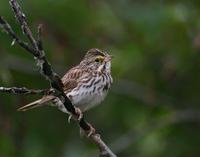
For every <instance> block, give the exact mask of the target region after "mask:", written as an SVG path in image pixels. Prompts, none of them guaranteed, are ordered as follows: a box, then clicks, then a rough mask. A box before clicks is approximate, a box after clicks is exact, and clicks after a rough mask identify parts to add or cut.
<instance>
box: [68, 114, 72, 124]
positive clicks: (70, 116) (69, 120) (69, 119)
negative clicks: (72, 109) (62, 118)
mask: <svg viewBox="0 0 200 157" xmlns="http://www.w3.org/2000/svg"><path fill="white" fill-rule="evenodd" d="M71 119H72V114H70V115H69V117H68V120H67V121H68V123H70V122H71Z"/></svg>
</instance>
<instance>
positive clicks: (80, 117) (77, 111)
mask: <svg viewBox="0 0 200 157" xmlns="http://www.w3.org/2000/svg"><path fill="white" fill-rule="evenodd" d="M75 112H76V114H77V116H78V118H77V119H78V121H80V120H81V119H82V118H83V113H82V111H81V110H80V109H79V108H78V107H75Z"/></svg>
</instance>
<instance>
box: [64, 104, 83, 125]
mask: <svg viewBox="0 0 200 157" xmlns="http://www.w3.org/2000/svg"><path fill="white" fill-rule="evenodd" d="M75 113H76V115H77V116H74V115H73V114H71V113H69V117H68V123H70V122H71V119H72V117H74V119H77V120H78V121H80V120H81V119H82V118H83V113H82V111H81V110H80V109H79V108H78V107H76V108H75Z"/></svg>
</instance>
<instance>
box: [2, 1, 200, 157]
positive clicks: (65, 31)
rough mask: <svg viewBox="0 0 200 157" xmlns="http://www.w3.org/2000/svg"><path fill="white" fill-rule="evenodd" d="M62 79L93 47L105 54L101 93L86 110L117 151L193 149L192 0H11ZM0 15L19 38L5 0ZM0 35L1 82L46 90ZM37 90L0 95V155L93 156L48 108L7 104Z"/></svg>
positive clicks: (198, 74)
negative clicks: (108, 77)
mask: <svg viewBox="0 0 200 157" xmlns="http://www.w3.org/2000/svg"><path fill="white" fill-rule="evenodd" d="M19 2H20V4H21V6H22V8H23V10H24V11H25V13H26V16H27V17H28V19H29V24H30V25H31V28H32V29H33V31H34V32H36V28H37V25H38V24H39V23H42V24H43V26H44V32H43V41H44V47H45V52H46V54H47V56H48V59H49V60H50V62H51V63H52V66H53V68H54V69H55V70H56V71H57V72H58V73H59V74H60V75H61V76H62V75H63V74H64V73H65V72H66V71H67V70H68V69H69V68H70V67H72V66H73V65H76V64H78V63H79V62H80V60H81V59H82V57H83V56H84V54H85V52H86V51H87V50H88V49H90V48H93V47H97V48H100V49H102V50H105V51H108V52H109V53H110V54H112V55H114V56H115V58H114V59H113V62H112V73H113V77H114V84H113V86H112V89H111V91H110V93H109V95H108V97H107V98H106V100H105V101H104V102H103V103H102V104H101V105H99V106H98V107H96V108H94V109H92V110H90V111H88V112H87V113H85V116H86V119H87V120H88V121H90V122H91V123H92V124H93V125H94V126H95V128H97V131H99V132H100V133H101V134H102V138H103V139H104V140H105V142H106V143H107V144H108V145H109V146H110V147H111V149H112V150H113V151H114V152H116V153H117V154H118V155H119V156H122V157H169V156H170V157H199V156H200V112H199V104H200V97H199V94H200V54H199V51H198V49H199V48H200V31H199V30H200V29H199V28H200V1H198V0H190V1H187V0H181V1H178V0H177V1H174V0H173V1H172V0H171V1H170V0H168V1H164V0H160V1H159V0H158V1H153V0H138V1H136V0H132V1H131V0H108V1H104V0H102V1H98V0H85V1H83V0H76V1H75V0H56V1H55V0H29V1H19ZM0 14H1V15H3V16H4V17H5V18H6V19H7V20H8V22H9V23H10V24H11V25H12V26H13V28H14V30H15V31H16V32H17V34H18V35H19V36H21V37H22V38H23V39H26V38H25V37H24V36H23V34H22V33H21V30H20V28H19V26H18V24H17V22H16V20H15V18H14V16H13V13H12V11H11V9H10V7H9V4H8V0H0ZM11 42H12V41H11V39H10V37H8V36H7V34H6V33H0V86H6V87H10V86H18V87H21V86H25V87H29V88H47V87H49V84H48V81H46V80H45V79H44V78H43V77H42V76H41V75H40V74H39V72H38V68H37V67H36V66H35V62H34V60H33V58H32V56H31V55H29V54H28V53H26V52H25V51H24V50H23V49H21V48H20V47H19V46H18V45H14V46H12V47H11ZM37 98H39V96H16V95H11V94H5V93H1V94H0V157H44V156H48V157H92V156H95V154H98V153H97V148H96V147H95V146H94V145H93V144H91V141H89V140H88V139H87V138H81V137H80V136H79V128H78V126H77V124H76V123H74V122H72V123H71V124H68V123H67V116H66V115H65V114H64V113H62V112H60V111H59V110H58V109H56V108H53V107H49V106H46V107H42V108H38V109H35V110H31V111H28V112H25V113H21V112H17V111H16V109H17V108H18V107H19V106H22V105H24V104H26V103H28V102H31V101H32V100H35V99H37Z"/></svg>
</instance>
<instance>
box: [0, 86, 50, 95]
mask: <svg viewBox="0 0 200 157" xmlns="http://www.w3.org/2000/svg"><path fill="white" fill-rule="evenodd" d="M0 92H3V93H12V94H23V95H29V94H40V95H47V94H49V93H50V89H28V88H26V87H19V88H18V87H9V88H6V87H0Z"/></svg>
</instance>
